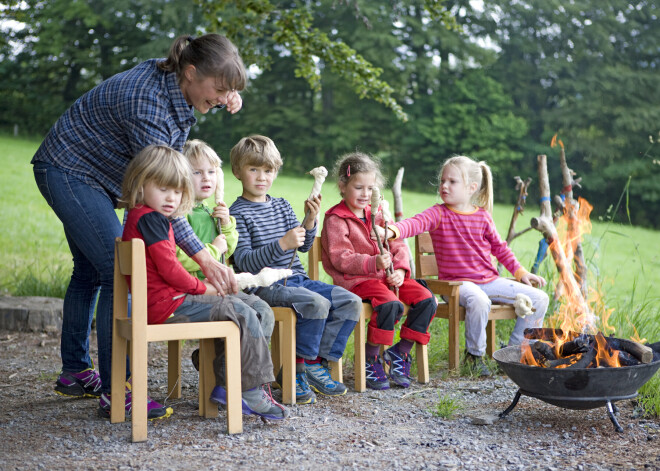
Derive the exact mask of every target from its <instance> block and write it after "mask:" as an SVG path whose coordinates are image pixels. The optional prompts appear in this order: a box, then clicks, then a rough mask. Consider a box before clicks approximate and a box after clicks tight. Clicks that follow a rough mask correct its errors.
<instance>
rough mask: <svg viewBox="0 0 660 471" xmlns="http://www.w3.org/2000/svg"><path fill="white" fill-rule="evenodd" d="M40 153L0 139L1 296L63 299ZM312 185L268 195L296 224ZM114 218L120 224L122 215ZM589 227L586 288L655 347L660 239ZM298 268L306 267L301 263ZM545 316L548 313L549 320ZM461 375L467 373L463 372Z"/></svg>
mask: <svg viewBox="0 0 660 471" xmlns="http://www.w3.org/2000/svg"><path fill="white" fill-rule="evenodd" d="M38 146H39V142H37V141H30V140H22V139H15V138H10V137H2V136H0V147H1V148H2V149H4V150H3V151H2V152H1V153H0V166H1V168H2V172H1V173H0V188H1V190H0V195H2V201H1V202H2V204H1V205H0V220H2V221H3V223H4V226H3V229H2V231H1V232H0V250H1V254H2V257H0V294H13V295H33V294H39V295H47V296H59V297H63V295H64V290H65V289H66V283H67V282H68V278H69V276H70V270H71V260H70V257H71V256H70V253H69V251H68V247H67V243H66V239H65V237H64V233H63V230H62V226H61V224H60V222H59V220H58V219H57V218H56V217H55V215H54V213H53V212H52V211H51V210H50V208H49V207H48V205H47V204H46V202H45V201H44V199H43V197H42V196H41V194H40V193H39V190H38V189H37V186H36V184H35V182H34V177H33V174H32V166H31V165H30V159H31V157H32V155H33V154H34V152H35V151H36V149H37V147H38ZM328 164H329V165H328V166H330V164H331V163H330V162H329V163H328ZM285 165H286V164H285ZM224 168H225V172H226V173H225V195H226V196H225V198H226V201H227V202H228V203H231V202H233V201H234V199H235V198H236V197H237V196H238V195H239V194H240V191H241V188H240V184H239V182H238V181H237V180H236V179H235V178H234V177H233V176H232V175H231V174H230V173H229V172H228V171H227V168H228V166H227V165H225V166H224ZM312 183H313V180H312V178H311V177H310V176H304V177H303V176H301V177H295V178H294V177H290V176H285V175H281V176H279V177H278V178H277V180H276V181H275V184H274V186H273V189H272V191H271V192H270V193H271V195H273V196H282V197H286V198H287V199H288V200H289V201H291V203H292V205H293V207H294V209H295V211H296V212H297V214H298V215H299V217H300V218H301V219H302V217H301V216H302V211H303V202H304V200H305V198H307V196H308V194H309V191H310V190H311V187H312ZM404 186H405V181H404ZM535 190H536V189H535V188H533V187H532V189H531V190H530V191H531V195H530V199H531V198H532V197H533V196H534V192H535ZM323 193H324V205H323V206H324V209H328V208H330V207H331V206H332V205H334V204H335V203H337V202H338V201H339V193H338V191H337V188H336V185H335V184H334V182H333V181H332V180H331V179H328V182H327V183H326V184H325V186H324V191H323ZM386 196H387V197H388V198H389V199H391V194H390V192H386ZM403 200H404V213H405V215H406V216H412V215H414V214H416V213H418V212H421V211H423V210H424V209H426V208H427V207H429V206H431V205H432V204H434V203H435V202H436V201H437V198H436V195H435V190H434V189H433V188H431V187H429V191H428V192H427V193H412V192H406V191H404V192H403ZM512 208H513V203H512V204H511V205H508V206H507V205H497V206H496V207H495V210H494V218H495V222H496V224H497V226H498V229H499V231H500V234H503V233H504V232H505V231H506V230H507V229H508V226H509V221H510V218H511V211H512ZM631 211H634V208H631ZM536 214H538V209H537V208H533V207H529V208H527V210H526V211H525V213H524V215H522V216H521V217H519V219H518V225H517V229H518V230H520V229H523V228H524V227H525V226H526V225H527V224H529V219H530V218H531V217H533V216H534V215H536ZM118 216H119V217H121V213H120V212H118ZM592 219H593V220H594V221H595V222H593V230H592V233H591V234H590V235H587V236H585V237H584V241H583V246H584V250H585V255H586V259H587V261H588V265H589V268H590V277H591V278H590V285H592V286H597V287H598V289H599V292H600V294H601V296H602V297H603V299H604V303H605V307H606V309H608V310H611V311H612V316H611V318H610V321H609V323H610V325H612V326H614V327H615V328H616V334H617V336H620V337H628V336H631V335H633V334H635V333H636V331H637V332H639V334H640V336H642V337H646V338H648V339H649V340H650V341H657V340H660V290H659V289H658V286H660V250H658V246H660V232H659V231H653V230H648V229H643V228H636V227H630V226H627V225H621V224H616V223H611V224H610V223H604V222H600V221H599V215H593V214H592ZM539 240H540V233H538V232H536V231H530V232H528V233H526V234H524V235H523V236H521V237H519V238H517V239H516V240H514V241H513V243H512V248H513V250H514V252H515V253H516V255H517V257H518V258H519V260H520V261H521V262H522V263H523V265H525V266H526V267H528V268H529V267H531V265H532V262H533V260H534V258H535V255H536V251H537V247H538V243H539ZM302 260H303V263H306V257H305V256H303V257H302ZM540 274H541V275H543V276H545V277H546V278H547V279H548V280H549V281H550V282H549V287H548V292H549V293H551V292H552V288H551V286H552V285H553V280H554V279H556V269H555V267H554V264H553V263H552V261H551V260H550V259H549V258H548V259H546V260H545V261H544V262H543V265H542V266H541V270H540ZM322 280H323V281H326V282H330V281H331V280H330V279H329V277H328V276H327V275H325V274H322ZM551 309H552V306H551ZM550 314H551V312H548V316H549V315H550ZM497 325H498V328H497V335H498V340H499V341H500V342H506V341H507V340H508V336H509V334H510V332H511V329H512V328H513V321H500V322H498V324H497ZM462 328H463V327H462V326H461V329H462ZM431 334H432V336H433V339H434V340H433V342H431V344H429V358H430V364H431V365H432V369H433V370H434V371H438V370H439V369H442V368H445V367H446V364H447V363H446V362H447V323H446V322H433V324H432V325H431ZM461 341H463V335H462V334H461ZM352 350H353V345H352V340H351V341H350V342H349V345H348V347H347V352H346V358H347V359H349V361H348V363H349V364H350V363H351V361H350V359H351V358H352ZM413 365H414V362H413ZM413 369H414V367H413ZM462 373H463V374H465V373H466V371H465V370H464V369H463V371H462ZM644 389H645V390H646V391H653V390H657V389H660V377H658V375H656V378H654V380H653V381H651V382H649V383H647V385H646V386H645V388H644ZM644 397H645V398H646V397H648V398H649V399H648V400H649V401H651V402H650V404H648V405H647V409H649V410H651V409H653V408H655V410H656V411H657V413H660V395H653V394H652V395H651V396H648V395H645V396H644Z"/></svg>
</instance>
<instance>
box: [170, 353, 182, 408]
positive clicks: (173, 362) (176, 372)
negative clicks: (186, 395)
mask: <svg viewBox="0 0 660 471" xmlns="http://www.w3.org/2000/svg"><path fill="white" fill-rule="evenodd" d="M167 394H168V395H169V397H170V398H172V399H179V398H181V340H170V341H169V342H167Z"/></svg>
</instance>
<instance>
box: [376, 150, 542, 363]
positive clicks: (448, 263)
mask: <svg viewBox="0 0 660 471" xmlns="http://www.w3.org/2000/svg"><path fill="white" fill-rule="evenodd" d="M439 177H440V185H439V188H438V193H439V195H440V197H441V198H442V200H443V201H444V203H443V204H435V205H433V206H432V207H430V208H429V209H427V210H425V211H424V212H422V213H420V214H418V215H416V216H413V217H411V218H409V219H405V220H403V221H399V222H397V223H396V224H393V225H390V226H388V229H387V237H388V238H391V237H394V238H395V239H399V238H407V237H413V236H415V235H418V234H422V233H424V232H427V231H428V232H429V233H430V235H431V240H432V242H433V248H434V251H435V257H436V263H437V265H438V278H440V279H443V280H452V281H462V282H463V284H462V285H461V287H460V289H459V296H460V299H459V304H460V305H461V306H463V307H465V345H466V361H467V362H468V363H470V364H472V365H473V366H474V367H476V368H477V370H478V372H479V373H480V374H481V375H482V376H488V375H490V371H489V370H488V367H487V366H486V364H485V363H484V361H483V355H484V353H485V352H486V324H487V322H488V313H489V312H490V307H491V304H492V302H498V303H506V304H511V303H513V299H515V297H516V295H517V294H524V295H526V296H528V297H529V298H530V299H531V301H532V306H533V308H534V310H535V312H533V313H532V314H530V315H527V316H526V317H525V318H522V317H519V318H518V319H517V321H516V325H515V327H514V329H513V332H512V333H511V336H510V337H509V345H517V344H520V343H521V342H522V340H523V331H524V329H525V328H526V327H540V326H541V324H542V322H543V317H544V316H545V312H546V310H547V309H548V303H549V299H548V295H547V294H546V293H545V292H543V291H541V290H540V289H537V288H534V287H533V286H532V283H534V284H537V285H539V286H544V285H545V280H544V279H543V278H542V277H540V276H537V275H535V274H533V273H530V272H528V271H527V270H525V268H523V267H522V265H521V264H520V262H518V260H517V259H516V256H515V255H514V254H513V252H512V251H511V249H510V248H509V247H508V246H507V243H506V242H505V241H503V240H502V238H501V237H500V235H499V234H498V233H497V229H496V227H495V222H494V221H493V218H492V215H491V212H492V208H493V179H492V175H491V171H490V167H488V165H487V164H486V163H485V162H475V161H474V160H472V159H471V158H469V157H466V156H455V157H452V158H450V159H448V160H447V161H445V163H444V165H443V166H442V169H441V171H440V175H439ZM491 255H493V256H495V258H497V260H498V261H499V262H500V263H501V264H502V265H503V266H504V267H505V268H506V269H507V270H509V272H511V273H512V274H513V276H514V277H515V278H516V280H517V281H512V280H509V279H507V278H502V277H500V276H499V274H498V272H497V269H496V268H495V266H493V263H492V261H491Z"/></svg>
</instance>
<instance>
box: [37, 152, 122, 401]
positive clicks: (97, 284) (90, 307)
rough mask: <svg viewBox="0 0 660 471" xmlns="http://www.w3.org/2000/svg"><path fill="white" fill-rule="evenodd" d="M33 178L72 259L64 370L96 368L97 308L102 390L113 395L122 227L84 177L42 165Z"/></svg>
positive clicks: (63, 339) (66, 300)
mask: <svg viewBox="0 0 660 471" xmlns="http://www.w3.org/2000/svg"><path fill="white" fill-rule="evenodd" d="M34 178H35V181H36V182H37V186H38V187H39V191H40V192H41V194H42V195H43V197H44V198H45V199H46V202H47V203H48V205H49V206H50V207H51V208H52V209H53V211H54V212H55V214H56V215H57V217H58V218H59V219H60V221H62V225H63V226H64V235H65V236H66V240H67V242H68V244H69V249H70V250H71V254H72V255H73V274H72V275H71V281H70V283H69V287H68V288H67V291H66V295H65V296H64V308H63V319H62V336H61V345H60V350H61V355H62V370H63V371H67V372H79V371H82V370H85V369H87V368H91V367H92V365H93V364H92V360H91V358H90V356H89V335H90V332H91V326H92V319H93V317H94V307H95V306H96V336H97V339H98V350H99V354H98V369H99V373H100V375H101V383H102V386H101V391H102V392H105V393H109V392H110V358H111V349H112V288H113V277H114V259H115V257H114V243H115V238H116V237H119V236H121V233H122V227H121V224H120V222H119V219H118V218H117V214H116V213H115V211H114V205H113V202H112V200H111V199H110V197H109V196H108V195H107V194H106V193H105V192H102V191H99V190H97V189H95V188H92V187H91V186H89V185H88V184H86V183H85V182H84V181H82V180H80V179H79V178H76V177H75V176H73V175H70V174H68V173H66V172H63V171H62V170H60V169H59V168H57V167H55V166H53V165H50V164H47V163H43V162H36V163H35V164H34ZM97 298H98V305H97Z"/></svg>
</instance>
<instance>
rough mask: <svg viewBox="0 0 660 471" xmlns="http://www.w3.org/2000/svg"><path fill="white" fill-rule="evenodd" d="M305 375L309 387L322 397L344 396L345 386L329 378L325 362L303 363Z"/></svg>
mask: <svg viewBox="0 0 660 471" xmlns="http://www.w3.org/2000/svg"><path fill="white" fill-rule="evenodd" d="M305 374H306V375H307V381H308V382H309V386H310V387H311V388H312V389H313V390H314V391H316V392H317V393H319V394H323V395H324V396H343V395H344V394H346V386H344V385H343V384H342V383H340V382H338V381H334V380H333V379H332V377H330V370H328V362H327V361H325V360H323V362H321V363H312V364H307V363H305Z"/></svg>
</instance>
